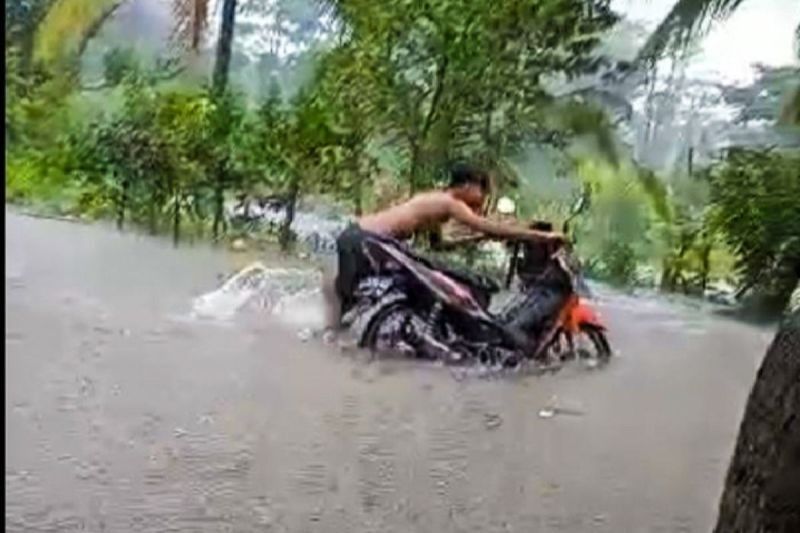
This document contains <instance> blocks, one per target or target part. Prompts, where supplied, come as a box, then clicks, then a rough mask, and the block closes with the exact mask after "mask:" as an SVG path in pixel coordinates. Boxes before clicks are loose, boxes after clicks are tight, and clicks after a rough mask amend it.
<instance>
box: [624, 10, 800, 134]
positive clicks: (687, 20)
mask: <svg viewBox="0 0 800 533" xmlns="http://www.w3.org/2000/svg"><path fill="white" fill-rule="evenodd" d="M746 1H753V2H754V1H755V0H677V2H676V3H675V5H673V6H672V9H670V11H669V13H668V14H667V16H666V17H664V20H662V21H661V23H659V25H658V27H656V29H655V31H654V32H653V33H652V34H651V35H650V37H649V38H648V39H647V42H645V44H644V46H643V47H642V49H641V51H640V52H639V54H638V57H637V60H636V62H637V64H639V65H640V66H641V65H643V64H649V65H650V66H652V65H653V64H654V63H655V61H656V60H658V59H659V58H660V57H663V56H664V55H665V54H667V53H670V52H677V51H681V50H683V49H685V48H686V47H687V46H688V45H689V44H690V43H691V42H692V41H693V39H695V38H696V37H698V36H700V35H702V34H703V33H705V32H707V31H708V30H709V29H710V28H711V26H712V25H713V24H715V23H719V22H721V21H723V20H724V19H726V18H728V17H729V16H731V15H732V14H733V13H734V12H735V11H736V10H737V9H738V8H739V7H740V6H741V5H742V4H743V3H745V2H746ZM795 35H796V48H797V56H798V57H799V58H800V24H798V26H797V29H796V30H795ZM780 122H781V123H782V124H784V125H794V126H797V125H800V84H798V86H797V87H796V88H795V89H793V90H792V91H791V92H790V93H789V94H788V95H787V98H786V100H785V103H784V106H783V109H782V110H781V120H780Z"/></svg>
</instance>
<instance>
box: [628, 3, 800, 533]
mask: <svg viewBox="0 0 800 533" xmlns="http://www.w3.org/2000/svg"><path fill="white" fill-rule="evenodd" d="M744 1H745V0H678V2H677V3H676V4H675V5H674V6H673V8H672V10H670V12H669V14H668V15H667V16H666V18H665V19H664V20H663V21H662V22H661V24H659V26H658V27H657V28H656V30H655V32H653V34H652V35H651V36H650V38H649V39H648V40H647V42H646V43H645V46H644V47H643V48H642V51H641V52H640V54H639V58H638V62H639V63H640V64H641V63H649V64H650V65H651V66H652V64H653V63H654V62H655V60H657V59H658V58H659V57H661V56H662V55H664V54H665V53H668V52H670V51H678V50H680V49H681V48H683V47H685V46H686V45H687V44H688V43H689V42H690V41H691V39H692V38H693V37H695V36H697V35H698V34H700V33H702V32H703V31H705V30H707V29H708V28H709V26H710V25H711V24H712V23H713V22H714V21H719V20H721V19H723V18H725V17H727V16H729V15H730V14H731V13H733V12H734V11H735V10H736V9H737V8H738V7H739V6H740V5H741V4H742V3H743V2H744ZM796 35H797V43H796V46H797V55H798V57H800V25H798V27H797V30H796ZM779 122H780V123H782V124H784V125H792V126H800V84H798V85H797V86H796V87H795V88H794V89H793V90H791V91H790V93H789V94H788V95H787V98H786V100H785V102H784V105H783V108H782V110H781V118H780V120H779ZM799 480H800V285H798V287H797V289H796V290H795V293H794V296H793V297H792V303H791V304H790V309H789V313H788V316H787V317H786V318H785V319H784V321H783V323H782V324H781V326H780V329H779V331H778V333H777V335H776V336H775V340H774V341H773V343H772V346H770V348H769V350H768V351H767V354H766V356H765V358H764V360H763V362H762V364H761V368H760V369H759V371H758V375H757V377H756V381H755V384H754V385H753V388H752V390H751V391H750V397H749V398H748V401H747V407H746V409H745V413H744V417H743V419H742V423H741V426H740V428H739V435H738V437H737V442H736V450H735V452H734V455H733V458H732V460H731V463H730V466H729V469H728V475H727V478H726V480H725V487H724V490H723V494H722V497H721V499H720V507H719V515H718V518H717V525H716V528H715V531H716V532H719V533H722V532H725V533H730V532H733V533H738V532H741V533H746V532H750V531H775V532H783V531H785V532H787V533H788V532H789V531H800V481H799Z"/></svg>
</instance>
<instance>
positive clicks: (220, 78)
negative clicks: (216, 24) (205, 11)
mask: <svg viewBox="0 0 800 533" xmlns="http://www.w3.org/2000/svg"><path fill="white" fill-rule="evenodd" d="M235 25H236V0H223V3H222V21H221V23H220V33H219V41H218V42H217V54H216V58H215V61H214V74H213V78H212V91H213V93H214V98H215V100H216V101H217V109H218V114H219V113H224V111H225V110H226V109H227V106H226V101H227V98H226V91H227V88H228V78H229V75H230V67H231V52H232V50H233V33H234V26H235ZM224 121H225V117H224V116H220V117H219V122H218V124H219V125H220V126H224ZM220 133H221V134H222V136H224V137H227V135H226V132H225V131H220ZM227 166H228V157H227V155H223V157H221V158H220V161H219V166H218V168H217V169H216V177H217V179H216V183H215V187H214V227H213V232H214V238H217V237H219V233H220V227H221V225H222V221H223V213H224V204H225V186H226V182H227V181H228V180H227V178H228V169H227Z"/></svg>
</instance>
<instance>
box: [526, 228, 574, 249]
mask: <svg viewBox="0 0 800 533" xmlns="http://www.w3.org/2000/svg"><path fill="white" fill-rule="evenodd" d="M529 238H530V239H531V240H534V241H539V242H546V243H548V244H554V245H558V246H561V245H562V244H564V243H566V242H567V237H566V236H565V235H564V234H563V233H559V232H557V231H537V230H530V234H529Z"/></svg>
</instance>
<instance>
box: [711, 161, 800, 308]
mask: <svg viewBox="0 0 800 533" xmlns="http://www.w3.org/2000/svg"><path fill="white" fill-rule="evenodd" d="M708 177H709V179H710V183H711V203H712V206H713V215H712V224H713V225H714V227H716V228H718V229H719V230H720V231H721V232H722V234H723V235H724V238H725V240H726V241H727V243H728V244H729V245H730V247H731V248H732V250H733V251H734V253H735V254H736V258H737V261H736V267H737V271H738V273H739V275H740V276H741V286H740V289H741V291H742V292H745V291H747V290H750V289H753V290H755V291H756V292H758V293H761V294H762V295H763V296H766V297H767V298H769V299H773V300H774V302H775V305H776V306H777V307H779V308H782V307H783V306H785V304H786V301H787V300H788V298H789V295H790V294H791V292H792V290H793V289H794V287H795V286H796V284H797V280H798V276H800V152H796V151H795V152H779V151H770V150H752V149H743V148H737V149H732V150H730V151H729V152H728V153H727V154H726V157H725V158H724V159H723V160H722V161H720V162H719V163H718V164H716V165H714V166H712V167H711V168H710V169H709V170H708Z"/></svg>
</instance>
